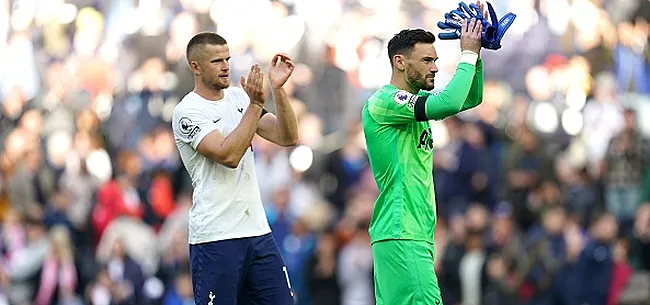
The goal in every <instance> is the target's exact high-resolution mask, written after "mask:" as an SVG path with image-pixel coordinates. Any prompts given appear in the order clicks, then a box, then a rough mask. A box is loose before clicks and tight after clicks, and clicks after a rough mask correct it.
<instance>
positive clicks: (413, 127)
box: [404, 122, 433, 155]
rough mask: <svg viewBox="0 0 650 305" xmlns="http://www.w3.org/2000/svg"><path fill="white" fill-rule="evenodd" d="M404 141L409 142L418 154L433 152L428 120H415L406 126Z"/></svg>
mask: <svg viewBox="0 0 650 305" xmlns="http://www.w3.org/2000/svg"><path fill="white" fill-rule="evenodd" d="M404 134H405V142H406V143H409V144H410V145H411V146H413V148H414V149H415V151H417V152H418V153H419V154H423V155H430V154H431V153H432V152H433V134H432V133H431V125H430V124H429V122H416V123H412V124H409V125H407V126H406V130H405V132H404Z"/></svg>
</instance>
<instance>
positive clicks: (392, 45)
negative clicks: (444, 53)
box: [388, 29, 436, 67]
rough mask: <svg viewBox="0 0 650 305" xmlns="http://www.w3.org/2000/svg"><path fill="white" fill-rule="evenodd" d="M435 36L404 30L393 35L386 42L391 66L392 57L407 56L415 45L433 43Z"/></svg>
mask: <svg viewBox="0 0 650 305" xmlns="http://www.w3.org/2000/svg"><path fill="white" fill-rule="evenodd" d="M435 41H436V36H435V35H433V33H431V32H429V31H426V30H423V29H406V30H402V31H400V32H399V33H397V34H395V36H393V38H391V40H390V41H389V42H388V59H389V60H390V65H391V67H392V66H393V56H395V55H397V54H401V55H409V54H410V53H411V51H413V47H414V46H415V44H417V43H434V42H435Z"/></svg>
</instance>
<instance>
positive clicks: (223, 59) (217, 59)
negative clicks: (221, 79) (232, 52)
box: [210, 56, 230, 63]
mask: <svg viewBox="0 0 650 305" xmlns="http://www.w3.org/2000/svg"><path fill="white" fill-rule="evenodd" d="M229 60H230V56H228V57H226V58H220V57H218V58H215V59H213V60H210V62H211V63H216V62H221V61H229Z"/></svg>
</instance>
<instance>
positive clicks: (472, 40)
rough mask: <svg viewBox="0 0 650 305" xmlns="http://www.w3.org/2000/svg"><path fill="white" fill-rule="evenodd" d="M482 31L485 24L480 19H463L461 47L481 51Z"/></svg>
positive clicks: (475, 51)
mask: <svg viewBox="0 0 650 305" xmlns="http://www.w3.org/2000/svg"><path fill="white" fill-rule="evenodd" d="M482 32H483V24H482V23H481V21H480V20H478V19H475V18H472V19H471V20H470V21H468V20H463V24H462V27H461V34H460V49H461V50H463V51H464V50H469V51H472V52H474V53H476V54H479V52H480V51H481V33H482Z"/></svg>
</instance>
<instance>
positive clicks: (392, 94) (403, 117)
mask: <svg viewBox="0 0 650 305" xmlns="http://www.w3.org/2000/svg"><path fill="white" fill-rule="evenodd" d="M482 94H483V73H482V63H481V60H480V59H479V60H478V61H477V63H476V66H475V65H472V64H470V63H464V62H461V63H459V65H458V68H457V70H456V73H455V74H454V76H453V78H452V79H451V81H450V82H449V84H448V85H447V87H446V88H445V89H444V90H443V91H441V92H439V93H435V94H432V93H429V92H427V91H420V92H418V93H417V94H411V93H409V92H406V91H402V90H399V89H398V88H396V87H395V86H393V85H385V86H383V87H382V88H380V89H379V90H377V91H376V92H375V93H374V94H373V95H372V96H371V97H370V98H369V99H368V100H367V101H366V104H365V105H364V107H363V110H362V122H363V128H364V133H365V138H366V146H367V149H368V158H369V161H370V167H371V169H372V172H373V175H374V177H375V181H376V183H377V186H378V188H379V196H378V198H377V200H376V202H375V206H374V209H373V214H372V219H371V223H370V229H369V233H370V238H371V242H372V243H374V242H377V241H381V240H387V239H412V240H423V241H427V242H431V243H433V232H434V227H435V225H436V201H435V194H434V185H433V138H432V134H431V127H430V124H429V121H430V120H441V119H444V118H445V117H448V116H451V115H455V114H457V113H459V112H461V111H464V110H467V109H470V108H473V107H475V106H477V105H478V104H479V103H480V102H481V100H482Z"/></svg>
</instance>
